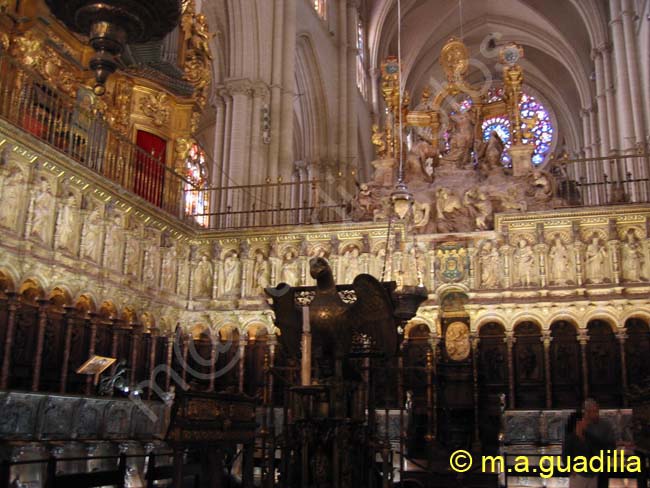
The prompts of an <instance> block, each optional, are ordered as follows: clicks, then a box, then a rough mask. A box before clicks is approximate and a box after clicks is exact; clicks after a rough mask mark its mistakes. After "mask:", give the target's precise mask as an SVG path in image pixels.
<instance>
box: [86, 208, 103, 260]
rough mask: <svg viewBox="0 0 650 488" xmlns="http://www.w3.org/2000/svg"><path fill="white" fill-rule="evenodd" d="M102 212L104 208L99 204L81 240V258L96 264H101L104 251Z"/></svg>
mask: <svg viewBox="0 0 650 488" xmlns="http://www.w3.org/2000/svg"><path fill="white" fill-rule="evenodd" d="M102 212H103V208H102V206H101V205H99V204H97V205H96V206H95V208H93V209H92V210H91V211H90V214H89V215H88V218H87V219H86V222H85V225H84V233H83V238H82V240H81V257H82V258H88V259H90V260H91V261H94V262H96V263H97V262H99V258H100V257H101V250H102V249H101V239H102Z"/></svg>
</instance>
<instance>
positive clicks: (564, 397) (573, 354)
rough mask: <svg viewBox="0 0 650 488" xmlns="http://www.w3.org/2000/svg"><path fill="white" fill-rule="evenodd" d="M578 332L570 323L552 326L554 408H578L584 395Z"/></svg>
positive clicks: (559, 322)
mask: <svg viewBox="0 0 650 488" xmlns="http://www.w3.org/2000/svg"><path fill="white" fill-rule="evenodd" d="M577 334H578V332H577V330H576V328H575V327H574V326H573V325H572V324H571V323H569V322H565V321H558V322H554V323H553V324H552V325H551V337H552V339H553V340H552V341H551V350H550V356H551V387H552V398H553V407H555V408H577V407H578V406H579V405H580V400H581V395H582V387H581V385H582V369H581V368H582V366H581V359H580V344H579V343H578V335H577Z"/></svg>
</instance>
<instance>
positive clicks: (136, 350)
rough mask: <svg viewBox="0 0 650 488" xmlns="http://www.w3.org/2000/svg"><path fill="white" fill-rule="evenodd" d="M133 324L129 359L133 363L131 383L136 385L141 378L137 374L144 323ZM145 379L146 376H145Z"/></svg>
mask: <svg viewBox="0 0 650 488" xmlns="http://www.w3.org/2000/svg"><path fill="white" fill-rule="evenodd" d="M130 325H131V330H130V332H131V350H130V351H129V353H130V358H129V361H130V363H131V371H130V372H129V382H130V383H131V385H135V384H136V382H137V381H138V380H139V379H140V378H137V376H136V374H137V373H138V369H139V368H138V367H137V364H138V355H139V354H140V344H141V342H142V325H141V324H130ZM143 379H144V378H143Z"/></svg>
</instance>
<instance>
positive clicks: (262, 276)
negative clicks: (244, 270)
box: [253, 251, 271, 295]
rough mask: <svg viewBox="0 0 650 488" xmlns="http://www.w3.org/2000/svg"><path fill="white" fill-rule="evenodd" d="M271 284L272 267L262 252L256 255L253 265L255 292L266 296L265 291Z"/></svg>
mask: <svg viewBox="0 0 650 488" xmlns="http://www.w3.org/2000/svg"><path fill="white" fill-rule="evenodd" d="M270 284H271V265H270V264H269V261H268V259H266V257H265V256H264V253H263V252H262V251H257V252H256V253H255V263H254V264H253V292H254V293H256V294H258V295H264V289H265V288H266V287H268V286H270Z"/></svg>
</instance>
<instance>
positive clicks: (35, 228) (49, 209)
mask: <svg viewBox="0 0 650 488" xmlns="http://www.w3.org/2000/svg"><path fill="white" fill-rule="evenodd" d="M53 215H54V197H53V196H52V193H51V192H50V185H49V184H48V183H47V180H45V179H42V180H41V181H40V182H39V186H38V194H37V195H36V196H35V197H34V216H33V218H32V232H31V234H32V235H33V236H36V237H38V239H39V240H40V241H41V242H44V243H47V242H48V241H49V235H50V229H51V222H52V216H53Z"/></svg>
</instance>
